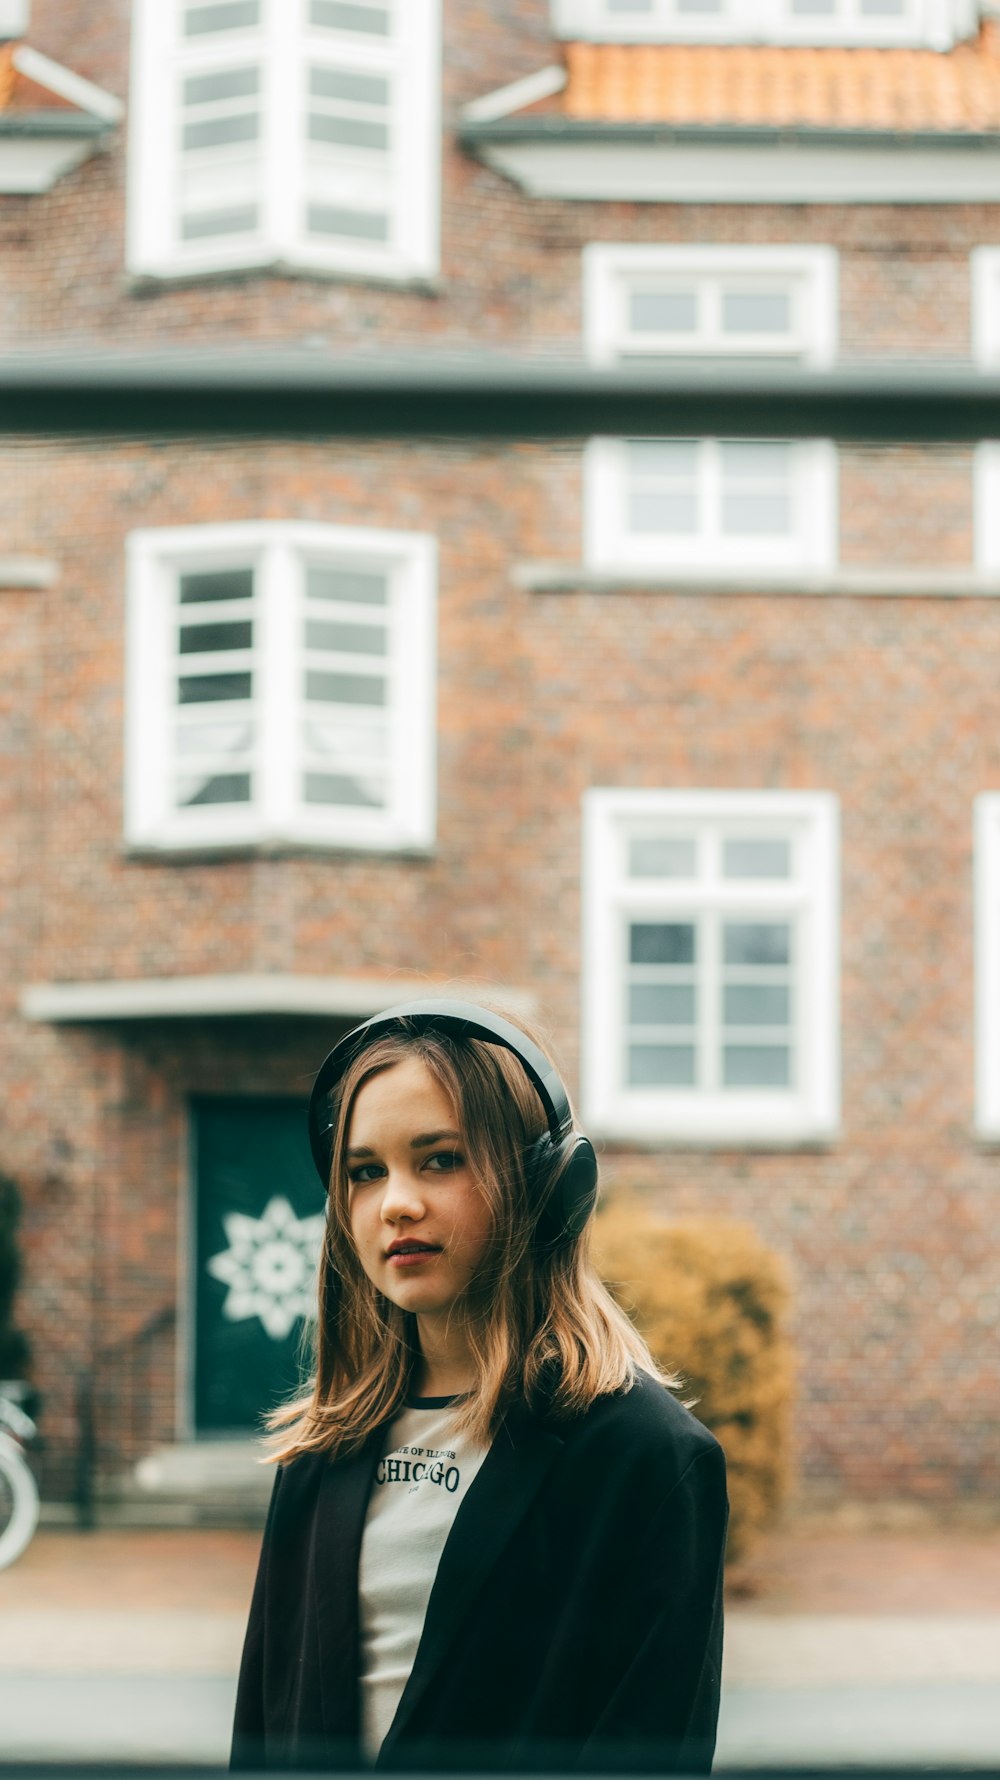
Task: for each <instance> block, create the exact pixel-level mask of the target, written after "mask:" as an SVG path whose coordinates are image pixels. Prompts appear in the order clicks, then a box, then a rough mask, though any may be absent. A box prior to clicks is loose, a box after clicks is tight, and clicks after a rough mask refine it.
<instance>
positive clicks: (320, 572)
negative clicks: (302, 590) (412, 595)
mask: <svg viewBox="0 0 1000 1780" xmlns="http://www.w3.org/2000/svg"><path fill="white" fill-rule="evenodd" d="M306 595H307V597H308V598H309V599H311V600H346V601H350V603H351V604H352V605H355V606H385V605H388V602H389V585H388V581H387V579H386V576H385V575H384V574H381V573H379V572H377V571H371V570H367V569H333V568H320V567H318V566H316V565H313V566H311V567H310V568H309V569H308V570H307V571H306Z"/></svg>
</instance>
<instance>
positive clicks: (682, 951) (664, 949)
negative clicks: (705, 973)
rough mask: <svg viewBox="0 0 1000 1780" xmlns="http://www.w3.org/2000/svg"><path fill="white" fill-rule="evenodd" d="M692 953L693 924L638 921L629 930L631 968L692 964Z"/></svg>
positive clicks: (686, 922)
mask: <svg viewBox="0 0 1000 1780" xmlns="http://www.w3.org/2000/svg"><path fill="white" fill-rule="evenodd" d="M694 952H695V946H694V924H693V922H689V921H656V922H653V921H641V922H633V923H632V924H631V926H630V927H629V959H630V961H631V962H632V963H633V964H693V963H694Z"/></svg>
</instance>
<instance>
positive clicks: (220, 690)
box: [177, 674, 253, 705]
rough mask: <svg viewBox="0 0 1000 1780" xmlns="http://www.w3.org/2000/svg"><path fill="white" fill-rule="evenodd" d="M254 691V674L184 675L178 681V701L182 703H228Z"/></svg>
mask: <svg viewBox="0 0 1000 1780" xmlns="http://www.w3.org/2000/svg"><path fill="white" fill-rule="evenodd" d="M252 693H253V675H252V674H198V675H197V676H194V675H191V676H188V675H182V677H181V679H180V680H178V682H177V702H178V704H182V705H209V704H228V703H229V702H230V701H231V700H232V699H236V698H250V697H251V696H252Z"/></svg>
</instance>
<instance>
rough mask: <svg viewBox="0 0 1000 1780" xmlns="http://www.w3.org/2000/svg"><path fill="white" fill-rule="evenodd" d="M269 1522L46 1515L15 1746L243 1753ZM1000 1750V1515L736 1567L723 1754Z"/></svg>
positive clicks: (5, 1638) (4, 1674)
mask: <svg viewBox="0 0 1000 1780" xmlns="http://www.w3.org/2000/svg"><path fill="white" fill-rule="evenodd" d="M258 1544H259V1536H258V1535H257V1534H255V1533H252V1532H244V1531H239V1532H235V1531H233V1532H221V1531H208V1530H205V1531H196V1530H187V1529H185V1530H174V1529H159V1530H156V1531H140V1530H134V1529H127V1530H126V1529H119V1530H111V1529H102V1530H98V1531H96V1532H92V1533H78V1532H75V1531H71V1530H69V1529H62V1528H59V1529H56V1528H47V1529H43V1530H42V1531H41V1532H40V1533H39V1534H38V1535H37V1536H36V1538H35V1540H34V1542H33V1544H32V1545H31V1546H30V1547H29V1549H28V1551H27V1552H26V1553H25V1554H24V1556H23V1557H22V1558H21V1559H20V1561H19V1562H18V1563H17V1564H16V1565H14V1566H13V1567H12V1568H11V1569H9V1570H6V1571H3V1572H0V1724H2V1726H3V1734H2V1745H0V1746H2V1758H3V1759H5V1760H7V1761H10V1762H13V1761H63V1762H73V1763H82V1762H85V1761H100V1762H108V1761H119V1762H130V1761H132V1762H139V1761H142V1762H145V1763H154V1762H169V1763H185V1764H190V1765H192V1766H197V1765H215V1764H223V1763H224V1762H225V1761H226V1759H227V1754H228V1740H229V1728H230V1723H231V1718H232V1707H233V1696H234V1690H235V1677H236V1670H237V1667H238V1663H239V1655H240V1648H241V1644H242V1638H243V1630H244V1626H245V1623H246V1613H247V1607H248V1604H249V1599H250V1591H251V1587H252V1583H253V1574H254V1568H255V1564H256V1556H257V1549H258ZM855 1763H857V1764H863V1765H869V1766H878V1765H886V1766H906V1765H912V1766H918V1767H920V1768H923V1769H926V1768H928V1767H935V1766H940V1767H946V1766H951V1767H963V1768H984V1769H985V1768H994V1769H997V1768H1000V1525H997V1526H994V1527H992V1528H991V1527H986V1528H981V1529H979V1530H969V1529H966V1530H964V1531H960V1530H952V1531H948V1530H942V1529H934V1528H928V1527H923V1528H920V1529H910V1530H906V1531H900V1530H889V1531H881V1532H876V1531H872V1530H869V1531H858V1530H851V1529H845V1528H843V1527H836V1526H833V1527H830V1526H820V1527H817V1526H816V1525H809V1524H795V1523H793V1524H792V1525H791V1526H789V1527H786V1528H785V1529H783V1530H782V1531H781V1532H779V1533H775V1534H772V1535H769V1536H768V1538H767V1539H765V1540H764V1541H763V1542H762V1543H761V1544H760V1545H759V1546H758V1547H757V1548H756V1550H755V1552H754V1554H753V1556H752V1558H751V1559H750V1560H748V1561H747V1562H746V1563H744V1564H743V1565H741V1566H739V1567H738V1568H736V1569H734V1570H733V1572H732V1573H731V1577H730V1598H729V1603H728V1609H727V1633H726V1663H725V1674H724V1688H723V1707H722V1714H721V1719H720V1734H719V1749H718V1756H717V1762H716V1766H717V1769H726V1768H729V1769H736V1768H740V1767H748V1766H762V1767H765V1766H770V1767H782V1766H799V1767H803V1766H824V1765H848V1764H855Z"/></svg>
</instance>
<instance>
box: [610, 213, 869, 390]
mask: <svg viewBox="0 0 1000 1780" xmlns="http://www.w3.org/2000/svg"><path fill="white" fill-rule="evenodd" d="M583 297H584V329H585V335H586V343H587V356H588V358H590V360H591V362H592V363H594V364H615V363H623V362H625V363H627V362H633V361H635V360H637V359H662V358H675V357H677V356H683V357H686V358H701V357H711V358H754V359H759V358H768V359H778V360H782V361H785V362H789V361H791V362H795V363H798V364H807V365H812V366H825V365H830V364H832V363H833V361H834V358H835V356H836V349H837V255H836V252H835V250H834V249H832V248H827V247H806V248H787V247H715V246H711V247H645V246H643V247H629V246H620V245H612V244H608V245H605V244H604V243H597V242H595V243H593V244H592V245H591V246H589V247H586V248H585V249H584V253H583Z"/></svg>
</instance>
